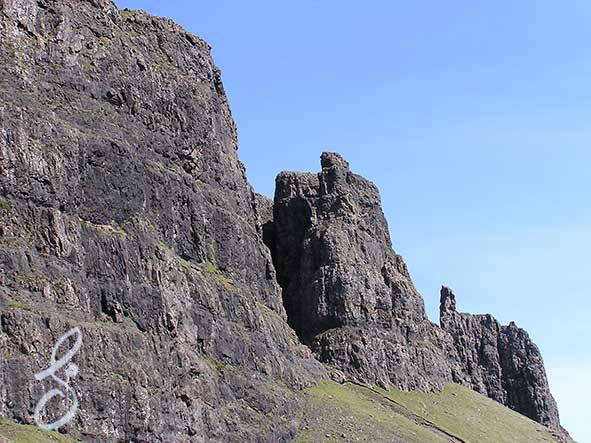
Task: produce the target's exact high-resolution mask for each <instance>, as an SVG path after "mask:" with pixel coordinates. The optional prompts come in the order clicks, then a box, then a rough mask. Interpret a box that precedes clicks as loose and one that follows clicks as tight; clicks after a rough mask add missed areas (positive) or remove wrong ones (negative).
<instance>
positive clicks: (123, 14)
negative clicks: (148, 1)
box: [120, 8, 139, 20]
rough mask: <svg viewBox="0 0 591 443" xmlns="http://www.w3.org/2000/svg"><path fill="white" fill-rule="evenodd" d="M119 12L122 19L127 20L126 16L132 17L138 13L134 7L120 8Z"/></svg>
mask: <svg viewBox="0 0 591 443" xmlns="http://www.w3.org/2000/svg"><path fill="white" fill-rule="evenodd" d="M120 13H121V17H123V18H124V19H126V20H127V19H128V18H132V17H134V16H135V15H136V14H138V13H139V11H137V10H135V9H128V8H125V9H122V10H121V11H120Z"/></svg>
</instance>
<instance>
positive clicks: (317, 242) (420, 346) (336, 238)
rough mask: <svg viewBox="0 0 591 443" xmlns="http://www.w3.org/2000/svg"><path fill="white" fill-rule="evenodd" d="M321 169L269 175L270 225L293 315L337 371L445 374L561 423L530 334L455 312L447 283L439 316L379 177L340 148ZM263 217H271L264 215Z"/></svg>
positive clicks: (366, 377) (400, 380)
mask: <svg viewBox="0 0 591 443" xmlns="http://www.w3.org/2000/svg"><path fill="white" fill-rule="evenodd" d="M321 166H322V171H321V172H320V173H319V174H307V173H293V172H284V173H281V174H280V175H279V176H278V177H277V187H276V192H275V204H274V219H273V223H272V229H271V228H268V232H272V235H270V236H268V237H267V243H268V244H269V246H270V247H271V249H272V250H273V251H274V252H273V257H274V263H275V267H276V269H277V275H278V281H279V283H280V284H281V286H282V287H283V299H284V304H285V308H286V311H287V315H288V321H289V323H290V325H291V326H292V327H293V328H294V329H295V331H296V332H297V333H298V335H299V336H300V338H301V339H302V340H303V341H304V342H306V343H309V344H310V347H311V348H312V350H313V351H314V352H315V354H316V355H317V357H318V358H319V359H320V360H321V361H323V362H324V363H327V364H328V365H329V366H330V367H333V368H336V369H338V370H339V371H340V372H341V374H342V377H343V378H353V379H355V380H357V381H360V382H364V383H369V384H378V385H382V386H386V387H387V386H395V387H398V388H403V389H430V388H433V387H440V386H441V385H442V384H444V383H446V382H450V381H454V382H457V383H462V384H465V385H467V386H470V387H471V388H473V389H474V390H476V391H478V392H480V393H482V394H484V395H487V396H489V397H490V398H492V399H494V400H496V401H498V402H500V403H502V404H505V405H507V406H509V407H510V408H512V409H514V410H516V411H518V412H521V413H522V414H524V415H526V416H528V417H530V418H532V419H533V420H536V421H538V422H540V423H543V424H545V425H548V426H551V427H553V428H556V429H558V428H559V419H558V412H557V409H556V403H555V401H554V399H553V397H552V395H551V394H550V390H549V388H548V382H547V379H546V374H545V371H544V366H543V362H542V358H541V356H540V353H539V351H538V349H537V347H536V346H535V345H534V344H533V343H532V342H531V340H530V339H529V337H528V336H527V334H526V333H525V332H524V331H523V330H521V329H519V328H517V327H516V326H515V325H514V324H513V323H512V324H510V325H509V326H501V325H500V324H499V323H498V322H497V321H496V320H495V319H494V318H493V317H492V316H490V315H469V314H460V313H458V312H456V310H455V297H454V296H453V294H452V292H451V291H450V290H449V289H447V288H443V289H442V293H441V327H439V326H437V325H434V324H433V323H431V322H429V320H428V319H427V317H426V314H425V309H424V306H423V300H422V298H421V296H420V295H419V294H418V293H417V291H416V289H415V288H414V286H413V283H412V281H411V278H410V275H409V273H408V270H407V268H406V265H405V264H404V261H403V260H402V257H400V256H399V255H397V254H395V253H394V251H393V250H392V244H391V240H390V236H389V231H388V227H387V223H386V220H385V218H384V215H383V213H382V209H381V206H380V198H379V193H378V191H377V189H376V188H375V186H374V185H373V184H372V183H370V182H369V181H367V180H365V179H364V178H362V177H360V176H358V175H355V174H353V173H352V172H351V171H350V170H349V165H348V164H347V162H346V161H345V160H343V159H342V158H341V157H340V156H339V155H338V154H333V153H324V154H323V155H322V157H321ZM268 226H269V223H268Z"/></svg>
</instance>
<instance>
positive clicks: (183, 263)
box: [179, 257, 199, 271]
mask: <svg viewBox="0 0 591 443" xmlns="http://www.w3.org/2000/svg"><path fill="white" fill-rule="evenodd" d="M179 263H180V265H181V267H182V268H183V269H184V270H185V271H194V270H198V269H199V268H198V267H197V266H196V265H195V264H193V263H191V262H190V261H189V260H185V259H184V258H180V257H179Z"/></svg>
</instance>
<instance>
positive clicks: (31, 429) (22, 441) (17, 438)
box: [0, 419, 77, 443]
mask: <svg viewBox="0 0 591 443" xmlns="http://www.w3.org/2000/svg"><path fill="white" fill-rule="evenodd" d="M76 441H77V440H73V439H71V438H69V437H66V436H64V435H61V434H59V433H57V432H49V431H43V430H41V429H39V428H38V427H37V426H31V425H18V424H16V423H12V422H10V421H8V420H4V419H0V443H76Z"/></svg>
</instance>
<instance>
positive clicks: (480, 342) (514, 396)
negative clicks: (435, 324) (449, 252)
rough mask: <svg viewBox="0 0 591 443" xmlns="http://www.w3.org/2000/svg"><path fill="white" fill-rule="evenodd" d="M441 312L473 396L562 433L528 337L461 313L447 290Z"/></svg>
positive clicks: (487, 317) (541, 364) (520, 331)
mask: <svg viewBox="0 0 591 443" xmlns="http://www.w3.org/2000/svg"><path fill="white" fill-rule="evenodd" d="M440 311H441V318H440V321H441V327H442V328H443V329H444V330H445V331H446V332H449V333H450V334H451V335H452V337H453V339H454V343H455V346H456V349H457V351H458V356H459V358H460V361H461V363H462V367H463V369H464V372H465V375H466V381H467V382H468V384H469V385H470V386H471V387H472V388H473V389H474V390H476V391H478V392H480V393H482V394H485V395H488V396H489V397H490V398H492V399H494V400H497V401H498V402H500V403H503V404H505V405H507V406H509V407H510V408H511V409H514V410H516V411H518V412H520V413H522V414H523V415H526V416H527V417H529V418H531V419H532V420H535V421H537V422H539V423H542V424H545V425H547V426H550V427H553V428H559V426H560V421H559V418H558V409H557V407H556V402H555V401H554V397H553V396H552V394H551V393H550V388H549V386H548V380H547V378H546V371H545V369H544V362H543V360H542V356H541V354H540V351H539V349H538V347H537V346H536V345H535V344H534V343H533V342H532V341H531V339H530V338H529V336H528V334H527V332H525V331H524V330H523V329H520V328H518V327H517V326H516V325H515V323H513V322H511V323H509V325H508V326H502V325H501V324H499V322H498V321H497V320H496V319H495V318H494V317H492V316H491V315H490V314H485V315H472V314H464V313H460V312H458V311H457V310H456V298H455V295H454V294H453V292H452V291H451V289H449V288H446V287H442V288H441V305H440Z"/></svg>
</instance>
